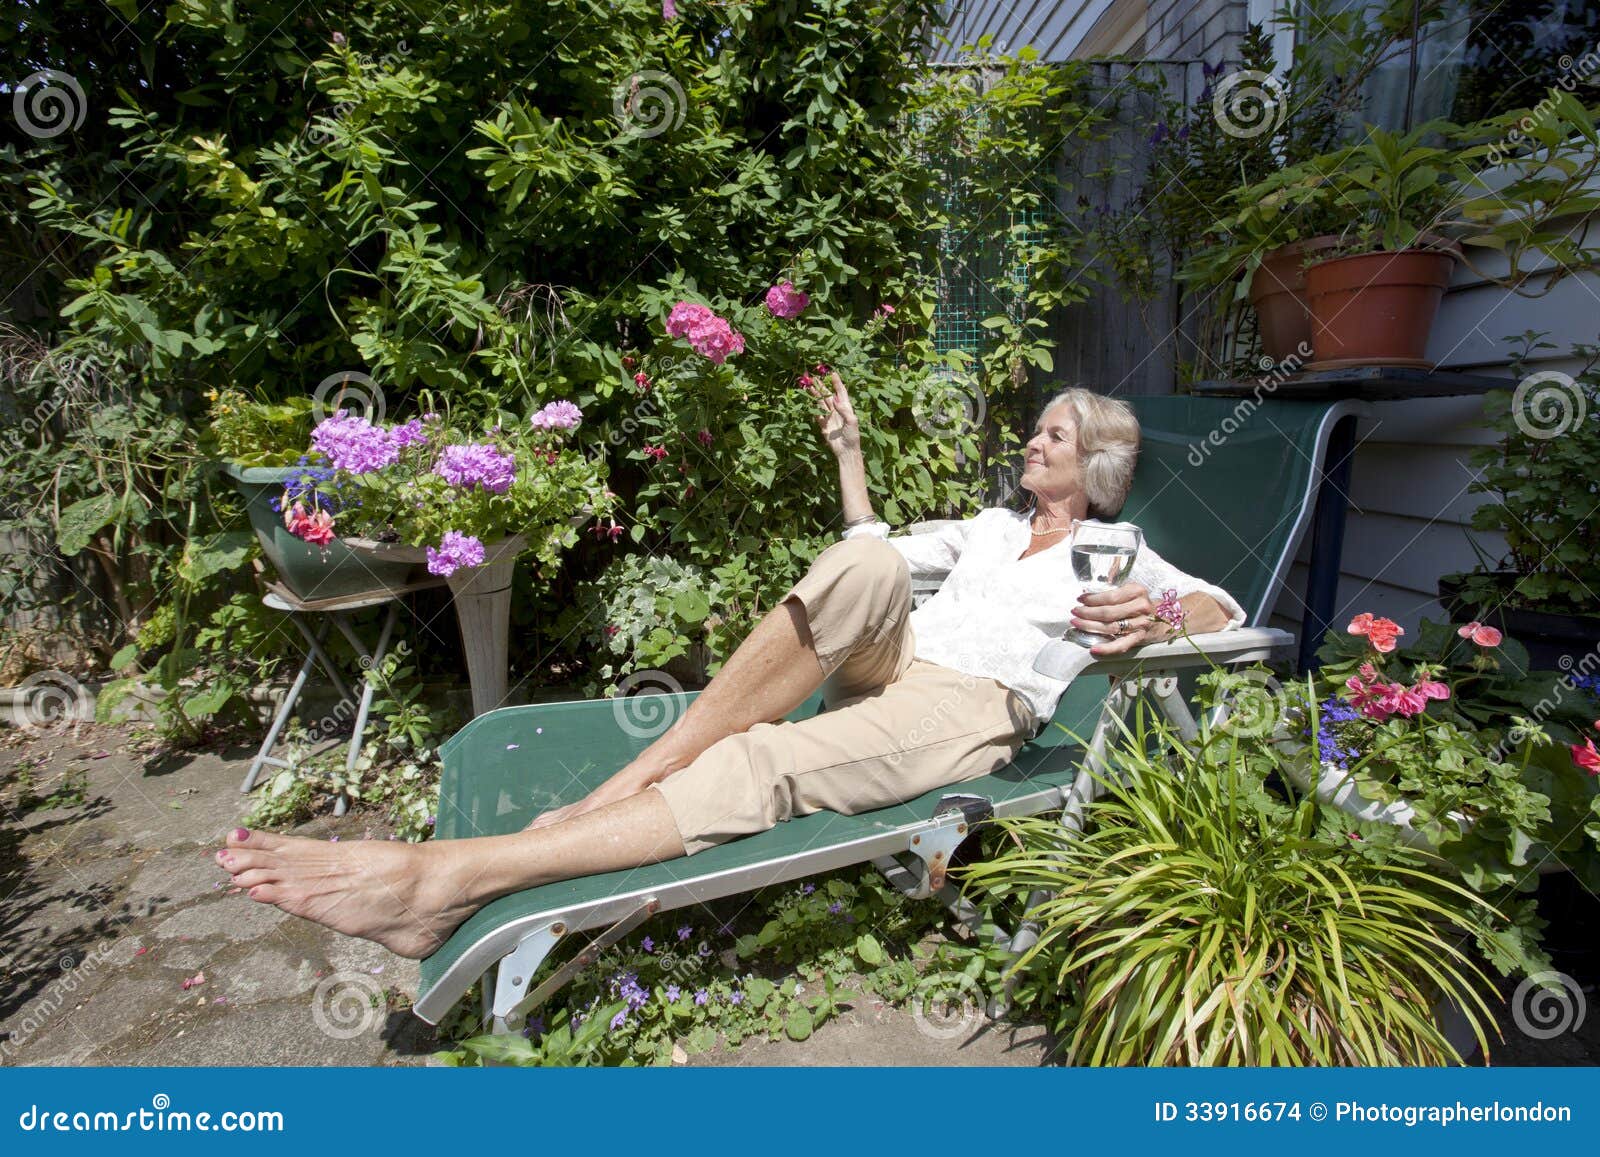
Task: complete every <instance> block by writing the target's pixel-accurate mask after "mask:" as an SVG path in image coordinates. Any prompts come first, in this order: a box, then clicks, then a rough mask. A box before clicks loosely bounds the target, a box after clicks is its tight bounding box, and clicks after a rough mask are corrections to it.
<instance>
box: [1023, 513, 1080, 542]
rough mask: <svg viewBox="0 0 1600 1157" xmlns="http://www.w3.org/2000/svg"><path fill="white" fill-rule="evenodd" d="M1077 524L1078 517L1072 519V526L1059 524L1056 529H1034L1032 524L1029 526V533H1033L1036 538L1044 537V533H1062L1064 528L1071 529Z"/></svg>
mask: <svg viewBox="0 0 1600 1157" xmlns="http://www.w3.org/2000/svg"><path fill="white" fill-rule="evenodd" d="M1030 521H1031V520H1030ZM1077 524H1078V520H1077V519H1076V518H1074V519H1073V520H1072V524H1071V525H1070V526H1058V527H1056V528H1055V529H1054V530H1034V529H1033V528H1032V527H1031V526H1030V527H1029V528H1028V533H1029V534H1031V535H1033V537H1035V538H1039V537H1042V536H1043V535H1046V534H1060V533H1061V532H1062V531H1063V530H1071V529H1072V527H1073V526H1076V525H1077Z"/></svg>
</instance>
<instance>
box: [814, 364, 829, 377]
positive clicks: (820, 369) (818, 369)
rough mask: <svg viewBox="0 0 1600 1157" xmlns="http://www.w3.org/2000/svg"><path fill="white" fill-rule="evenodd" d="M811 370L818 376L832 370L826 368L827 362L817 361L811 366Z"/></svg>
mask: <svg viewBox="0 0 1600 1157" xmlns="http://www.w3.org/2000/svg"><path fill="white" fill-rule="evenodd" d="M811 372H812V373H814V374H816V375H817V376H818V377H826V376H827V375H828V374H831V373H832V372H833V371H832V370H830V369H829V368H828V363H827V362H818V363H817V364H816V365H814V366H812V367H811Z"/></svg>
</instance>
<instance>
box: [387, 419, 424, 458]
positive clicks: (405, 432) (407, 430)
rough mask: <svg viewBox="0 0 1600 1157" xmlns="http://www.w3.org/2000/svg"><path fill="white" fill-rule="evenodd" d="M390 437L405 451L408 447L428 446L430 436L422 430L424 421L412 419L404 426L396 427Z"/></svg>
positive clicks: (390, 432)
mask: <svg viewBox="0 0 1600 1157" xmlns="http://www.w3.org/2000/svg"><path fill="white" fill-rule="evenodd" d="M389 436H390V437H391V438H393V439H394V444H395V445H396V446H398V447H399V448H400V449H402V450H404V449H405V448H406V447H407V446H426V445H427V444H428V435H427V434H425V433H424V432H423V430H422V420H421V419H420V418H412V419H411V421H409V422H407V423H406V424H405V425H404V426H396V427H395V428H394V429H393V430H391V431H389Z"/></svg>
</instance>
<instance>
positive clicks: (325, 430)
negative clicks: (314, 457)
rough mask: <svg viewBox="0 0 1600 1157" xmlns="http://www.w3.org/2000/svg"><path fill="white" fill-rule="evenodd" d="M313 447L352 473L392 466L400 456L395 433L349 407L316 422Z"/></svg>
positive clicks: (340, 468)
mask: <svg viewBox="0 0 1600 1157" xmlns="http://www.w3.org/2000/svg"><path fill="white" fill-rule="evenodd" d="M311 448H312V449H313V450H316V451H318V452H319V453H321V454H322V455H323V456H324V457H326V458H327V459H328V461H329V462H331V463H333V465H334V468H335V469H337V470H345V471H348V472H349V473H351V474H371V473H372V472H374V471H377V470H382V469H383V468H384V467H385V466H393V465H394V463H395V461H396V460H397V459H398V458H399V457H400V447H399V445H398V444H397V443H396V441H395V439H394V437H393V435H391V434H389V433H388V432H387V431H385V430H383V429H380V428H379V427H377V426H374V425H373V424H372V423H371V422H369V421H367V420H366V419H365V418H363V417H361V416H359V415H355V414H351V413H350V411H348V410H336V411H334V414H333V417H331V418H325V419H323V420H322V421H321V422H319V423H317V428H316V429H315V430H313V431H312V432H311Z"/></svg>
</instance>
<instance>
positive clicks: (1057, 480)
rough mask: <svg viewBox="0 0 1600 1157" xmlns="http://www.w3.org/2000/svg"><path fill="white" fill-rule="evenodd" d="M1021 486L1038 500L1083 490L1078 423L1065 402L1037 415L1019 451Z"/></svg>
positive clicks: (1064, 495) (1059, 496)
mask: <svg viewBox="0 0 1600 1157" xmlns="http://www.w3.org/2000/svg"><path fill="white" fill-rule="evenodd" d="M1021 484H1022V488H1023V489H1024V490H1031V491H1033V493H1034V494H1035V495H1036V496H1038V497H1039V498H1040V499H1044V500H1051V499H1061V498H1066V497H1068V496H1070V495H1073V494H1076V493H1078V492H1079V491H1080V490H1082V489H1083V474H1082V471H1080V470H1079V468H1078V426H1077V423H1076V422H1075V421H1074V419H1073V414H1072V407H1071V406H1069V405H1067V404H1066V403H1062V404H1061V405H1058V406H1054V407H1052V408H1051V409H1048V410H1046V411H1045V412H1044V414H1043V415H1042V416H1041V417H1040V418H1039V422H1038V424H1037V425H1036V426H1034V429H1033V437H1031V438H1029V439H1028V442H1027V445H1026V446H1024V447H1023V454H1022V480H1021Z"/></svg>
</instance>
